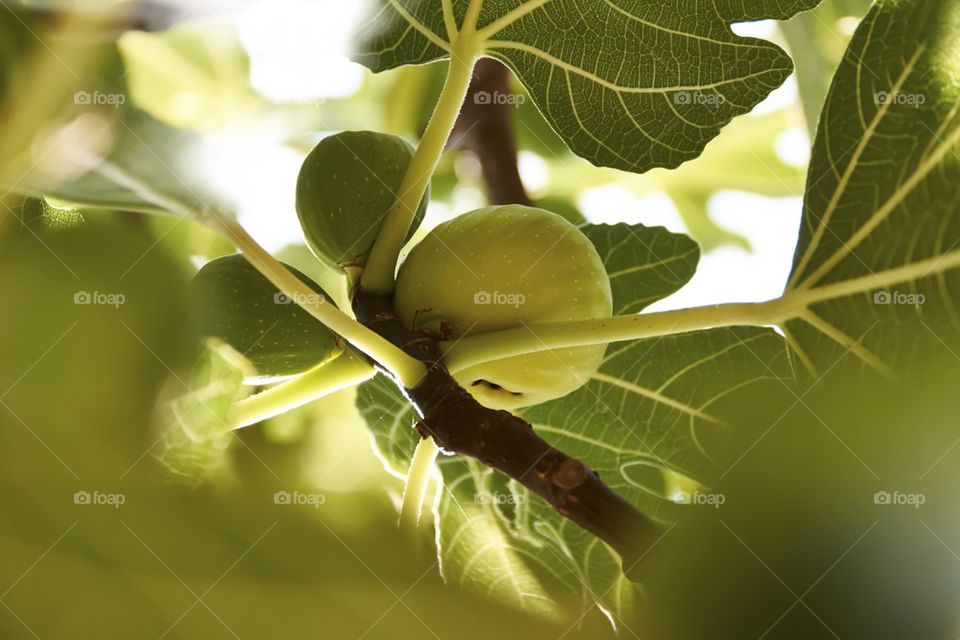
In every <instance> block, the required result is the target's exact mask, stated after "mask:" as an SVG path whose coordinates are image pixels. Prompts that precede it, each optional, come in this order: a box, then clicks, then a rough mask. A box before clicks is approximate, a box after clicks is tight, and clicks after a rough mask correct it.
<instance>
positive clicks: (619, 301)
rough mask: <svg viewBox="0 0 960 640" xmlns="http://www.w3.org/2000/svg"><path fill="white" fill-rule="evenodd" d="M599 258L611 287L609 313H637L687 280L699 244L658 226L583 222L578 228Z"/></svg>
mask: <svg viewBox="0 0 960 640" xmlns="http://www.w3.org/2000/svg"><path fill="white" fill-rule="evenodd" d="M580 230H581V231H583V233H584V234H585V235H586V236H587V237H588V238H590V241H591V242H592V243H593V245H594V246H595V247H596V248H597V252H598V253H599V254H600V257H601V259H602V260H603V265H604V267H605V268H606V270H607V275H608V276H609V277H610V288H611V290H612V291H613V313H614V315H622V314H627V313H637V312H639V311H641V310H643V308H644V307H646V306H648V305H650V304H652V303H654V302H656V301H657V300H660V299H661V298H665V297H667V296H668V295H670V294H672V293H674V292H676V291H678V290H679V289H680V288H681V287H682V286H683V285H685V284H686V283H687V282H689V281H690V278H692V277H693V274H694V272H695V271H696V270H697V263H698V262H699V261H700V248H699V247H698V246H697V243H696V242H694V241H693V240H691V239H690V238H689V237H687V236H685V235H680V234H676V233H671V232H669V231H667V230H666V229H664V228H662V227H654V228H650V227H644V226H642V225H628V224H615V225H586V226H583V227H581V228H580Z"/></svg>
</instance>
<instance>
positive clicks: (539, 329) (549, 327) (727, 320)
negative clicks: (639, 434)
mask: <svg viewBox="0 0 960 640" xmlns="http://www.w3.org/2000/svg"><path fill="white" fill-rule="evenodd" d="M784 300H785V299H784V298H778V299H776V300H771V301H769V302H760V303H732V304H720V305H712V306H707V307H692V308H689V309H680V310H676V311H660V312H656V313H641V314H635V315H625V316H614V317H613V318H601V319H596V320H577V321H571V322H549V323H543V324H530V325H526V326H523V327H518V328H514V329H504V330H502V331H491V332H489V333H483V334H479V335H476V336H468V337H466V338H463V339H462V340H459V341H453V340H451V341H446V342H442V343H440V350H441V351H442V352H443V359H444V363H445V364H446V366H447V368H448V369H449V370H450V371H451V372H453V373H457V372H458V371H462V370H464V369H466V368H468V367H473V366H476V365H478V364H482V363H484V362H490V361H493V360H500V359H501V358H509V357H512V356H518V355H522V354H528V353H538V352H541V351H549V350H551V349H560V348H566V347H580V346H586V345H592V344H607V343H610V342H619V341H624V340H639V339H644V338H655V337H660V336H669V335H675V334H678V333H687V332H690V331H700V330H704V329H713V328H718V327H733V326H767V325H770V326H772V325H777V324H779V323H780V322H782V321H783V320H785V319H788V318H789V317H790V315H791V314H790V313H789V312H788V311H789V309H788V308H787V306H788V305H787V304H786V303H785V302H784Z"/></svg>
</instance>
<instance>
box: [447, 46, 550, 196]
mask: <svg viewBox="0 0 960 640" xmlns="http://www.w3.org/2000/svg"><path fill="white" fill-rule="evenodd" d="M510 78H511V75H510V70H509V69H507V67H505V66H504V65H503V64H502V63H501V62H499V61H498V60H494V59H493V58H484V59H483V60H480V61H479V62H478V63H477V67H476V69H475V70H474V73H473V82H472V83H471V84H470V91H469V92H468V93H467V100H466V102H464V105H463V110H462V111H461V112H460V118H459V119H458V120H457V125H456V127H455V128H454V131H453V137H454V138H455V139H457V142H458V144H460V145H461V146H463V147H465V148H468V149H470V150H471V151H473V152H474V153H475V154H476V155H477V158H478V159H479V160H480V168H481V169H482V171H483V179H484V182H485V183H486V185H487V199H488V200H489V201H490V204H522V205H527V206H529V205H532V204H533V202H532V201H531V200H530V197H529V196H528V195H527V191H526V189H525V188H524V186H523V182H522V181H521V179H520V170H519V168H518V166H517V142H516V137H515V135H514V131H513V113H514V111H515V110H516V109H515V108H514V107H513V106H512V104H508V103H507V102H505V101H503V100H497V99H496V97H497V96H506V95H508V94H509V93H510V91H511V90H512V89H511V86H510Z"/></svg>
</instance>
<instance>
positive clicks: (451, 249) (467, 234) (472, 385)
mask: <svg viewBox="0 0 960 640" xmlns="http://www.w3.org/2000/svg"><path fill="white" fill-rule="evenodd" d="M394 309H395V312H396V314H397V317H398V318H399V319H400V320H401V321H402V322H403V323H404V324H406V326H407V327H409V328H411V329H414V330H427V331H431V332H433V333H434V334H436V335H437V336H438V337H441V338H458V337H462V336H471V335H478V334H482V333H487V332H491V331H498V330H502V329H510V328H514V327H520V326H526V325H531V324H535V323H544V322H560V321H571V320H587V319H598V318H608V317H610V316H611V313H612V295H611V291H610V280H609V278H608V277H607V273H606V270H605V269H604V266H603V261H602V260H601V258H600V256H599V254H598V253H597V250H596V248H595V247H594V246H593V244H592V243H591V242H590V240H589V239H588V238H587V237H586V236H585V235H584V234H583V233H582V232H581V231H580V230H579V229H577V227H576V226H574V225H573V224H571V223H570V222H568V221H567V220H566V219H564V218H563V217H562V216H559V215H557V214H555V213H551V212H549V211H545V210H543V209H537V208H533V207H525V206H520V205H506V206H496V207H487V208H483V209H478V210H476V211H472V212H470V213H467V214H464V215H462V216H459V217H457V218H454V219H453V220H450V221H448V222H445V223H443V224H441V225H439V226H437V227H436V228H435V229H433V230H432V231H430V233H428V234H427V235H426V236H425V237H424V239H423V241H421V242H420V243H419V244H418V245H417V246H416V247H414V248H413V250H412V251H411V252H410V255H409V256H408V257H407V259H406V260H405V261H404V263H403V264H402V265H401V267H400V271H399V274H398V279H397V288H396V295H395V299H394ZM605 348H606V347H605V345H591V346H587V347H575V348H568V349H554V350H550V351H544V352H540V353H532V354H524V355H520V356H513V357H509V358H502V359H500V360H494V361H490V362H486V363H483V364H480V365H476V366H474V367H470V368H468V369H465V370H463V371H459V372H455V374H454V376H455V377H456V378H457V381H458V382H459V383H460V384H461V385H462V386H464V388H466V389H467V390H468V391H470V393H471V394H473V396H474V397H475V398H477V400H479V401H480V402H481V403H482V404H484V405H485V406H488V407H492V408H496V409H515V408H518V407H524V406H529V405H534V404H540V403H542V402H546V401H548V400H552V399H555V398H559V397H562V396H564V395H566V394H568V393H570V392H572V391H574V390H576V389H578V388H579V387H580V386H582V385H583V384H585V383H586V382H587V381H588V380H589V379H590V376H591V375H593V374H594V373H595V372H596V370H597V368H598V367H599V366H600V363H601V361H602V359H603V354H604V351H605Z"/></svg>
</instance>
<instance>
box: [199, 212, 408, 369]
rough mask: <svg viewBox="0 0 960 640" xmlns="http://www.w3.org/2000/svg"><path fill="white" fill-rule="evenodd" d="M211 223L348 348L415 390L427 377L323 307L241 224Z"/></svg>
mask: <svg viewBox="0 0 960 640" xmlns="http://www.w3.org/2000/svg"><path fill="white" fill-rule="evenodd" d="M214 223H215V224H216V225H217V227H218V228H219V229H220V230H221V231H223V233H224V234H226V236H227V238H228V239H230V240H231V241H232V242H233V244H234V245H235V246H236V247H237V249H239V250H240V252H241V253H242V254H243V255H244V256H245V257H246V258H247V260H249V261H250V264H252V265H253V266H254V267H255V268H256V269H257V271H259V272H260V273H261V274H263V276H264V277H265V278H266V279H267V280H269V281H270V282H271V283H273V286H275V287H276V288H277V289H279V290H280V291H282V292H283V293H285V294H287V295H288V296H289V297H290V299H291V300H293V301H294V302H296V303H297V304H299V305H300V306H301V307H302V308H303V309H304V310H306V311H307V312H308V313H310V315H312V316H313V317H314V318H316V319H317V320H319V321H320V322H322V323H323V324H324V325H326V326H327V327H328V328H329V329H330V330H331V331H333V332H334V333H336V334H337V335H339V336H342V337H343V338H344V339H345V340H346V341H347V342H349V343H350V344H351V345H353V346H354V347H356V348H357V349H359V350H360V351H362V352H363V353H365V354H366V355H368V356H370V358H372V359H373V360H375V361H376V362H377V363H379V364H380V366H382V367H383V368H384V369H386V370H387V371H389V372H390V373H391V374H393V375H394V376H396V378H397V379H398V380H400V381H402V382H403V384H404V385H406V386H410V387H415V386H417V385H418V384H419V383H420V380H421V378H423V376H424V375H425V374H426V367H425V366H424V364H423V363H422V362H420V361H419V360H417V359H416V358H412V357H410V356H409V355H407V354H406V353H404V352H403V350H402V349H400V348H399V347H397V346H396V345H394V344H392V343H391V342H389V341H388V340H386V339H384V338H382V337H381V336H379V335H378V334H376V333H375V332H373V331H371V330H370V329H368V328H367V327H365V326H363V325H362V324H360V323H359V322H357V321H356V320H354V319H353V318H351V317H350V316H348V315H347V314H345V313H344V312H343V311H340V310H339V309H337V308H336V307H335V306H334V305H332V304H325V303H323V302H322V301H321V300H318V299H317V296H316V295H313V293H314V292H313V289H311V288H310V287H309V286H308V285H307V284H305V283H304V282H302V281H301V280H300V279H299V278H297V276H295V275H293V273H291V272H290V270H289V269H287V268H286V267H285V266H283V265H282V264H281V263H280V262H279V261H277V259H276V258H274V257H273V256H272V255H270V253H269V252H268V251H267V250H266V249H264V248H263V247H262V246H260V245H259V244H258V243H257V241H256V240H254V239H253V238H252V237H251V236H250V234H249V233H247V231H246V229H244V228H243V227H242V226H241V225H240V223H238V222H236V221H235V220H232V219H230V218H227V217H226V216H215V217H214Z"/></svg>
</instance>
